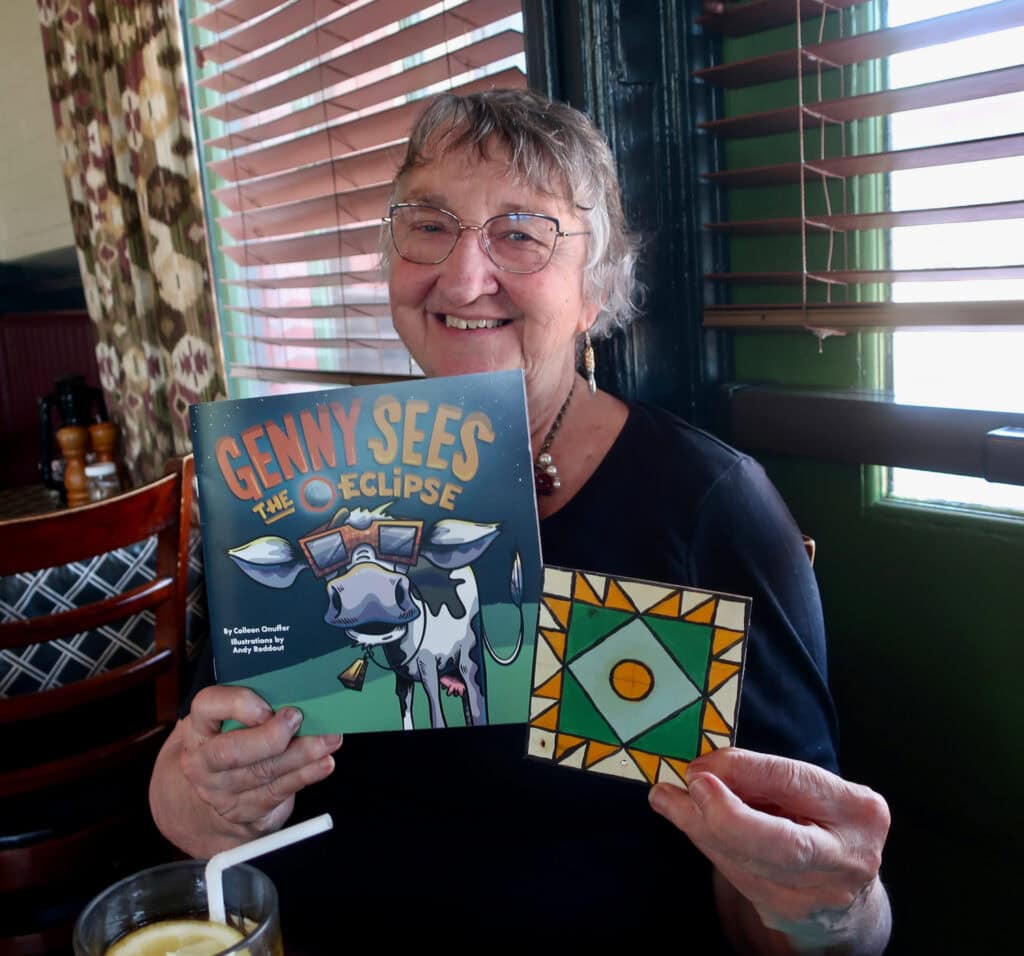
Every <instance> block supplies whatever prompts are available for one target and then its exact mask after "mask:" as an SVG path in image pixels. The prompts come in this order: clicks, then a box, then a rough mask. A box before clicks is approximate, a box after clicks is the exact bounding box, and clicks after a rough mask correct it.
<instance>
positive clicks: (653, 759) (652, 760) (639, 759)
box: [626, 747, 661, 783]
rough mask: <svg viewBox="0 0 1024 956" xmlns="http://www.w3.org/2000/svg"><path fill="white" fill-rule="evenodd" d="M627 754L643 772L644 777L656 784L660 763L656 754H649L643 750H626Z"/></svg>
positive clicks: (659, 758)
mask: <svg viewBox="0 0 1024 956" xmlns="http://www.w3.org/2000/svg"><path fill="white" fill-rule="evenodd" d="M626 753H628V754H629V755H630V756H631V757H632V758H633V759H634V760H635V761H636V765H637V766H638V767H639V768H640V769H641V770H642V771H643V774H644V776H645V777H646V778H647V779H648V780H649V781H650V782H651V783H657V782H658V764H660V763H661V757H659V756H658V755H657V754H649V753H646V752H645V751H643V750H630V749H629V748H628V747H627V748H626Z"/></svg>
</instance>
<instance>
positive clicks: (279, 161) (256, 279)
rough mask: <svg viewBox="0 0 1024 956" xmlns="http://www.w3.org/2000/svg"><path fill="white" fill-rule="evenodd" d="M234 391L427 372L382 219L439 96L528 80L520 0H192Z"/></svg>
mask: <svg viewBox="0 0 1024 956" xmlns="http://www.w3.org/2000/svg"><path fill="white" fill-rule="evenodd" d="M185 9H186V15H187V17H188V26H187V28H186V29H187V31H188V32H187V34H186V36H187V37H188V41H189V42H188V45H189V46H190V48H191V50H190V52H191V54H192V63H191V64H190V65H191V66H192V67H193V69H192V79H193V82H192V88H193V93H194V101H195V103H196V107H197V109H196V114H197V115H196V120H197V125H198V127H199V132H200V136H199V139H200V141H201V152H200V155H201V159H202V163H203V169H204V189H205V193H206V199H207V203H206V208H207V219H208V228H209V230H210V234H211V248H212V249H213V259H214V274H215V276H216V280H217V290H216V297H217V304H218V312H219V317H220V325H221V338H222V342H223V345H224V352H225V359H226V364H227V367H228V374H229V380H230V388H231V393H232V396H234V397H245V396H251V395H262V394H267V393H270V392H276V391H295V390H298V389H304V388H305V389H314V388H322V387H324V385H336V384H345V383H354V382H371V381H382V380H388V379H394V378H401V377H408V376H414V375H417V374H419V370H418V369H417V368H416V367H415V363H414V362H413V361H412V359H411V358H410V356H409V355H408V353H407V352H406V350H405V348H404V347H403V346H402V344H401V342H400V341H399V340H398V337H397V335H396V334H395V332H394V329H393V328H392V325H391V317H390V312H389V307H388V302H387V290H386V287H385V285H384V282H383V277H382V275H381V272H380V268H379V255H378V248H379V236H380V220H381V217H382V216H383V215H385V214H386V208H387V199H388V195H389V192H390V182H391V179H392V177H393V174H394V172H395V169H396V168H397V166H398V163H399V162H400V160H401V157H402V154H403V150H404V143H405V139H406V137H407V134H408V130H409V129H410V127H411V125H412V123H413V121H414V119H415V117H416V115H417V113H418V111H419V109H420V106H421V103H420V102H419V101H420V100H422V99H423V98H424V97H426V96H429V95H431V94H433V93H436V92H440V91H442V90H446V89H452V88H457V89H460V90H464V91H470V90H474V89H480V88H487V87H492V86H495V87H509V86H525V85H526V78H525V57H524V54H523V37H522V13H521V8H520V2H519V0H445V2H443V3H438V2H430V0H386V2H385V0H354V2H353V0H225V2H223V3H220V4H219V5H217V6H214V5H212V4H209V3H205V2H203V0H185Z"/></svg>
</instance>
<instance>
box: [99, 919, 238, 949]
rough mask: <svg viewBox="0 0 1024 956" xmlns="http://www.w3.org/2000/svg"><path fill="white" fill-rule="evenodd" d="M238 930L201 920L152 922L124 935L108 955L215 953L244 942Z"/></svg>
mask: <svg viewBox="0 0 1024 956" xmlns="http://www.w3.org/2000/svg"><path fill="white" fill-rule="evenodd" d="M242 939H243V937H242V934H241V933H240V932H238V930H237V929H235V928H234V927H232V926H225V925H224V924H223V923H209V922H207V921H206V920H199V919H175V920H164V921H163V922H159V923H150V924H149V925H148V926H143V927H141V928H139V929H137V930H133V931H132V932H131V933H129V934H128V935H127V936H122V937H121V939H119V940H118V941H117V942H116V943H114V945H113V946H111V947H110V949H108V950H107V952H106V956H215V954H216V953H222V952H224V950H225V949H230V948H231V947H232V946H234V945H235V944H236V943H240V942H241V941H242Z"/></svg>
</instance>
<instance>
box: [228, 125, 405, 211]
mask: <svg viewBox="0 0 1024 956" xmlns="http://www.w3.org/2000/svg"><path fill="white" fill-rule="evenodd" d="M404 152H405V141H404V140H401V141H399V142H398V143H393V144H388V145H387V146H381V147H379V148H377V149H371V150H367V151H365V152H362V153H355V154H350V155H347V156H337V157H335V158H333V159H328V160H325V161H322V162H319V163H314V164H311V165H309V166H304V167H301V168H299V169H288V170H285V171H284V172H282V173H276V174H273V175H270V176H265V177H261V178H258V179H252V180H248V181H241V182H239V183H237V184H236V183H232V184H230V185H227V186H222V187H221V188H220V189H215V190H214V191H213V194H214V196H216V197H217V199H218V200H220V202H222V203H224V205H225V206H227V208H228V209H230V210H231V211H232V212H236V213H237V212H244V211H246V210H249V209H264V208H266V207H268V206H278V205H284V204H286V203H291V202H298V201H299V200H301V199H313V198H315V197H317V196H327V195H333V193H334V191H335V189H336V188H338V187H340V188H341V189H343V190H347V189H366V188H368V187H371V186H375V185H377V184H378V183H382V182H390V181H391V178H392V177H393V176H394V174H395V170H396V169H398V166H399V163H401V161H402V156H403V154H404Z"/></svg>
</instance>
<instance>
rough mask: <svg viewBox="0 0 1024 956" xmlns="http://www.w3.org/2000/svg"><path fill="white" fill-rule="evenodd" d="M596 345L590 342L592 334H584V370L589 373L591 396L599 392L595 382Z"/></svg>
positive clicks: (588, 384) (588, 382)
mask: <svg viewBox="0 0 1024 956" xmlns="http://www.w3.org/2000/svg"><path fill="white" fill-rule="evenodd" d="M594 367H595V362H594V344H593V343H592V342H591V341H590V332H589V331H588V332H584V333H583V370H584V371H585V372H586V373H587V387H588V388H589V389H590V394H591V395H593V394H594V393H595V392H596V391H597V382H595V381H594Z"/></svg>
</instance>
